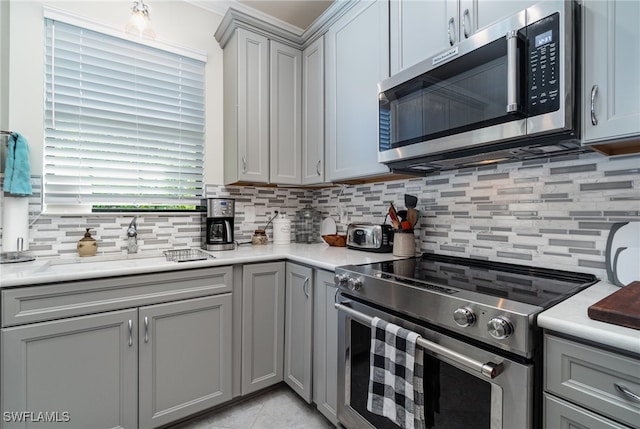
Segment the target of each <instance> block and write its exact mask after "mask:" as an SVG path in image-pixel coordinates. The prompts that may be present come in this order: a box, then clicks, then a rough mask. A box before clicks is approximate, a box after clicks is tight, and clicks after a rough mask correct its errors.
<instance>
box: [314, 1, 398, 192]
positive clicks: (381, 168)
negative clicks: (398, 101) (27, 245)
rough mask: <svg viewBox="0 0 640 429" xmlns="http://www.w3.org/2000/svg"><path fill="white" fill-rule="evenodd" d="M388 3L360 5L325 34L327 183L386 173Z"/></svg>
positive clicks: (352, 8)
mask: <svg viewBox="0 0 640 429" xmlns="http://www.w3.org/2000/svg"><path fill="white" fill-rule="evenodd" d="M388 6H389V5H388V1H386V0H377V1H362V2H358V3H356V4H355V5H354V6H353V7H351V8H350V9H349V10H348V11H347V12H346V13H345V14H344V15H342V16H341V17H340V18H339V19H338V20H337V21H336V22H334V23H333V24H332V25H331V27H329V30H328V31H327V33H326V34H325V49H326V103H327V107H326V114H327V116H326V131H327V133H326V140H325V143H326V154H327V156H326V159H327V165H326V169H325V172H326V173H327V175H328V177H327V180H328V181H339V180H348V179H354V178H361V177H367V176H376V175H382V174H385V173H388V172H389V169H388V168H387V167H386V166H385V165H384V164H380V163H378V90H377V84H378V82H380V81H381V80H383V79H385V78H387V77H388V76H389V7H388Z"/></svg>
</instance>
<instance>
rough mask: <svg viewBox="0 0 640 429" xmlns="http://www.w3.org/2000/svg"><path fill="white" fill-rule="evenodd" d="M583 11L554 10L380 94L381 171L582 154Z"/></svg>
mask: <svg viewBox="0 0 640 429" xmlns="http://www.w3.org/2000/svg"><path fill="white" fill-rule="evenodd" d="M579 23H580V19H579V6H578V5H577V3H575V2H574V1H545V2H542V3H540V4H537V5H534V6H531V7H529V8H527V9H526V10H522V11H521V12H519V13H517V14H515V15H512V16H510V17H508V18H506V19H504V20H502V21H500V22H497V23H495V24H493V25H491V26H489V27H487V28H485V29H484V30H481V31H479V32H477V33H476V34H474V35H472V36H471V37H470V38H468V39H466V40H464V41H462V42H460V43H459V44H457V45H455V46H453V47H451V48H450V49H448V50H446V51H444V52H441V53H439V54H437V55H435V56H433V57H431V58H428V59H426V60H424V61H422V62H420V63H418V64H416V65H414V66H411V67H409V68H407V69H405V70H403V71H401V72H399V73H398V74H396V75H394V76H392V77H390V78H389V79H386V80H384V81H382V82H380V83H379V84H378V95H379V115H380V117H379V124H380V125H379V135H378V136H379V139H378V143H379V145H378V161H379V162H382V163H385V164H387V165H388V166H389V167H390V168H391V169H392V170H393V171H397V172H408V173H414V174H416V173H417V174H420V173H425V174H428V173H430V172H434V171H440V170H447V169H452V168H461V167H468V166H478V165H483V164H487V163H492V162H500V161H509V160H522V159H530V158H535V157H542V156H550V155H554V154H564V153H568V152H575V151H581V150H583V149H582V146H581V144H580V141H579V135H578V130H579V126H578V125H579V113H580V112H579V108H578V103H579V99H580V97H579V94H580V93H579V79H578V77H579V72H578V66H579V58H578V54H579V43H578V34H579Z"/></svg>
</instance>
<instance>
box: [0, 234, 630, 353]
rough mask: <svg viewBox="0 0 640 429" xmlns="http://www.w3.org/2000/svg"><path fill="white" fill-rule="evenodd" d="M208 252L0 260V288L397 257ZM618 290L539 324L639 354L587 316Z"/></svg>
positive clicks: (274, 250)
mask: <svg viewBox="0 0 640 429" xmlns="http://www.w3.org/2000/svg"><path fill="white" fill-rule="evenodd" d="M207 253H209V254H211V255H213V256H214V257H215V259H208V260H205V261H195V262H167V261H166V259H165V257H164V256H163V255H162V253H161V252H143V253H140V254H135V255H131V256H127V255H104V256H100V255H98V256H95V257H86V258H80V257H76V256H74V257H71V256H69V257H57V258H38V259H36V260H35V261H32V262H23V263H14V264H3V265H0V288H7V287H16V286H35V285H38V284H43V283H52V282H64V281H72V280H82V279H91V278H99V277H111V276H124V275H134V274H145V273H152V272H162V271H173V270H181V269H191V268H204V267H215V266H221V265H235V264H247V263H254V262H267V261H274V260H283V259H286V260H290V261H294V262H299V263H302V264H307V265H311V266H314V267H317V268H321V269H325V270H329V271H333V270H334V269H335V267H337V266H340V265H350V264H367V263H372V262H380V261H386V260H390V259H401V258H398V257H394V256H393V255H392V254H391V253H372V252H364V251H358V250H350V249H347V248H344V247H329V246H328V245H326V244H324V243H318V244H298V243H292V244H290V245H274V244H267V245H263V246H252V245H242V246H239V247H238V248H236V249H235V250H228V251H221V252H207ZM116 258H117V259H116ZM616 290H618V288H617V286H614V285H612V284H610V283H608V282H599V283H597V284H595V285H593V286H591V287H590V288H588V289H585V290H584V291H582V292H580V293H578V294H576V295H574V296H573V297H571V298H569V299H567V300H565V301H563V302H561V303H560V304H558V305H556V306H554V307H552V308H550V309H549V310H546V311H544V312H542V313H540V315H539V316H538V324H539V326H541V327H542V328H544V329H548V330H552V331H556V332H559V333H563V334H565V335H569V336H572V337H575V338H578V339H584V340H587V341H591V342H595V343H599V344H603V345H606V346H610V347H614V348H617V349H620V350H625V351H628V352H631V353H634V354H638V355H640V330H635V329H630V328H625V327H622V326H618V325H613V324H610V323H605V322H599V321H596V320H591V319H589V317H588V315H587V308H588V307H589V306H590V305H592V304H594V303H596V302H598V301H599V300H601V299H602V298H604V297H606V296H608V295H610V294H611V293H613V292H615V291H616Z"/></svg>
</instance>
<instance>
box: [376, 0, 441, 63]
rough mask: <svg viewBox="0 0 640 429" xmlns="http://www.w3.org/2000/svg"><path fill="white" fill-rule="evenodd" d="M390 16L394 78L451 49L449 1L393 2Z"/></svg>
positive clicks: (394, 0) (409, 0)
mask: <svg viewBox="0 0 640 429" xmlns="http://www.w3.org/2000/svg"><path fill="white" fill-rule="evenodd" d="M389 14H390V15H389V23H390V36H391V39H390V49H391V51H390V52H391V74H392V75H393V74H395V73H397V72H399V71H400V70H402V69H405V68H407V67H409V66H412V65H414V64H416V63H418V62H420V61H422V60H424V59H425V58H427V57H429V56H431V55H434V54H436V53H438V52H440V51H441V50H443V49H445V48H446V47H447V46H448V37H447V32H446V31H445V23H446V21H447V2H446V1H444V0H440V1H416V0H391V1H390V8H389Z"/></svg>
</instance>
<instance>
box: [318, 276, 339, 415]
mask: <svg viewBox="0 0 640 429" xmlns="http://www.w3.org/2000/svg"><path fill="white" fill-rule="evenodd" d="M333 276H334V273H332V272H329V271H324V270H315V277H314V280H313V289H314V304H313V326H314V328H313V401H314V402H315V403H316V404H317V406H318V411H320V412H321V413H322V414H323V415H324V416H325V417H326V418H327V419H329V421H331V422H332V423H333V424H334V425H337V424H338V416H337V407H338V310H336V308H335V307H334V305H333V304H334V300H335V294H336V285H335V283H334V280H333Z"/></svg>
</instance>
